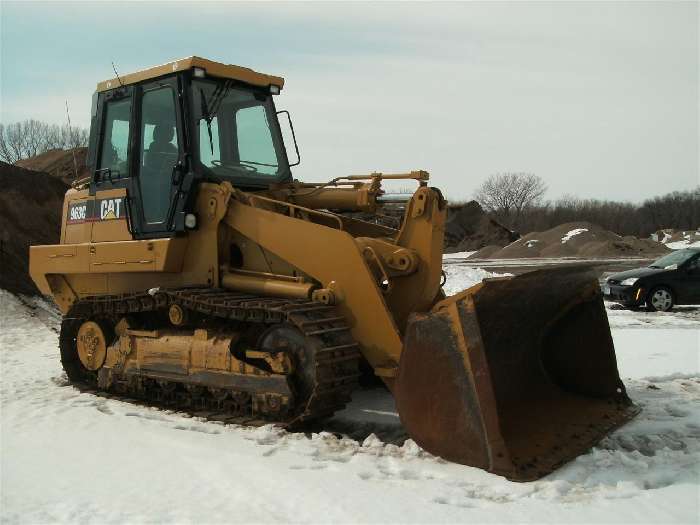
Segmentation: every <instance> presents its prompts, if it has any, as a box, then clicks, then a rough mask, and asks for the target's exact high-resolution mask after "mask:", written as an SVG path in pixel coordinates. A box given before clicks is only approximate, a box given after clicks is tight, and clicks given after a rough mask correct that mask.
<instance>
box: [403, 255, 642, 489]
mask: <svg viewBox="0 0 700 525" xmlns="http://www.w3.org/2000/svg"><path fill="white" fill-rule="evenodd" d="M394 395H395V397H396V403H397V407H398V411H399V415H400V417H401V421H402V422H403V424H404V426H405V428H406V430H407V431H408V433H409V435H410V436H411V437H412V438H413V439H414V440H415V441H416V442H417V443H418V444H419V445H420V446H421V447H423V448H424V449H426V450H427V451H428V452H431V453H432V454H435V455H438V456H441V457H443V458H445V459H447V460H450V461H454V462H457V463H462V464H464V465H471V466H475V467H479V468H482V469H485V470H488V471H491V472H494V473H496V474H500V475H503V476H506V477H507V478H509V479H512V480H516V481H528V480H533V479H537V478H539V477H541V476H544V475H546V474H548V473H550V472H552V471H553V470H554V469H556V468H557V467H559V466H560V465H561V464H563V463H564V462H566V461H569V460H571V459H573V458H574V457H576V456H578V455H579V454H582V453H584V452H585V451H586V450H587V449H589V448H590V447H591V446H592V445H594V444H595V443H596V442H598V441H599V440H600V439H601V438H602V437H603V436H605V435H606V434H607V433H608V432H610V431H611V430H612V429H614V428H615V427H617V426H619V425H621V424H623V423H625V422H626V421H628V420H629V419H631V418H632V417H634V415H635V414H636V413H637V412H638V411H639V409H638V408H637V407H636V406H635V405H634V404H633V403H632V402H631V401H630V399H629V398H628V397H627V394H626V392H625V387H624V385H623V384H622V381H621V380H620V376H619V374H618V371H617V362H616V360H615V350H614V347H613V341H612V337H611V335H610V327H609V325H608V320H607V315H606V313H605V309H604V307H603V301H602V297H601V292H600V288H599V286H598V282H597V279H596V276H595V274H594V273H593V272H592V271H591V270H590V269H586V268H577V269H573V270H572V269H570V268H561V269H554V270H539V271H534V272H531V273H527V274H524V275H521V276H518V277H513V278H499V279H491V280H486V281H484V282H483V283H481V284H479V285H476V286H473V287H472V288H469V289H467V290H465V291H463V292H461V293H459V294H457V295H454V296H452V297H448V298H447V299H445V300H443V301H440V302H439V303H437V304H436V305H435V306H434V307H433V309H432V310H431V312H430V313H428V314H415V315H413V316H412V318H411V319H410V320H409V323H408V326H407V330H406V334H405V337H404V349H403V353H402V355H401V360H400V363H399V372H398V375H397V378H396V382H395V384H394Z"/></svg>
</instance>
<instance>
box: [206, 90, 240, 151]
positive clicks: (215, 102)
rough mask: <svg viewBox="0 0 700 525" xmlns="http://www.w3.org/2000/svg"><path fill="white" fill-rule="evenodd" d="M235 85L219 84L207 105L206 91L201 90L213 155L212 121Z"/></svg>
mask: <svg viewBox="0 0 700 525" xmlns="http://www.w3.org/2000/svg"><path fill="white" fill-rule="evenodd" d="M232 85H233V81H232V80H227V81H226V82H224V83H223V84H217V86H216V89H214V92H213V93H212V94H211V100H210V101H209V103H207V96H206V95H205V94H204V89H203V88H199V94H200V98H201V99H202V116H203V117H204V120H206V121H207V132H208V133H209V146H210V148H211V154H212V155H214V139H213V138H212V134H211V121H212V120H214V117H215V116H216V114H217V113H218V112H219V106H221V103H222V102H223V100H224V99H225V98H226V95H228V92H229V91H230V90H231V86H232Z"/></svg>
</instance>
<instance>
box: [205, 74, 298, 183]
mask: <svg viewBox="0 0 700 525" xmlns="http://www.w3.org/2000/svg"><path fill="white" fill-rule="evenodd" d="M192 89H193V100H194V106H195V107H194V110H195V111H194V113H195V123H196V125H197V129H196V133H197V136H198V139H199V160H200V162H201V164H202V165H203V166H205V167H206V168H208V170H210V172H211V173H212V174H214V175H215V176H216V178H220V179H232V182H235V183H238V184H243V185H245V184H251V185H256V184H269V183H270V182H274V181H276V180H280V179H284V178H287V177H289V175H290V172H289V165H288V162H287V157H286V153H285V151H284V144H283V142H282V138H281V135H280V131H279V127H278V125H277V115H276V113H275V111H274V106H273V105H272V100H271V96H270V95H269V94H267V93H263V92H261V91H255V90H253V89H251V88H246V87H243V86H241V85H240V84H238V83H236V82H235V81H233V80H217V81H215V80H194V81H193V83H192Z"/></svg>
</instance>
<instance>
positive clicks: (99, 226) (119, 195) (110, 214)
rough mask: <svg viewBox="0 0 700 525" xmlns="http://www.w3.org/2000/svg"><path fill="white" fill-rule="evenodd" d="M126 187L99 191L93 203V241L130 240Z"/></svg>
mask: <svg viewBox="0 0 700 525" xmlns="http://www.w3.org/2000/svg"><path fill="white" fill-rule="evenodd" d="M126 198H127V195H126V189H125V188H118V189H110V190H105V191H98V192H96V194H95V199H94V204H93V218H92V220H93V224H92V235H91V240H92V242H108V241H130V240H131V239H133V237H132V235H131V233H130V232H129V227H128V217H127V213H128V211H129V210H128V209H127V202H126Z"/></svg>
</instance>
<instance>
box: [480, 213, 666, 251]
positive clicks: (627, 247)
mask: <svg viewBox="0 0 700 525" xmlns="http://www.w3.org/2000/svg"><path fill="white" fill-rule="evenodd" d="M667 252H668V248H666V247H665V246H664V245H663V244H660V243H658V242H655V241H652V240H650V239H637V238H636V237H621V236H619V235H617V234H616V233H613V232H610V231H607V230H604V229H603V228H601V227H600V226H597V225H595V224H592V223H590V222H583V221H581V222H569V223H566V224H561V225H559V226H556V227H555V228H552V229H551V230H547V231H544V232H532V233H528V234H527V235H525V236H524V237H522V238H520V239H518V240H517V241H515V242H513V243H511V244H509V245H508V246H506V247H505V248H503V249H501V250H497V251H490V252H488V253H487V254H485V255H481V254H480V253H476V254H474V255H473V256H472V257H473V258H476V257H477V256H479V257H482V258H489V259H521V258H531V257H650V258H653V257H656V256H658V255H663V254H664V253H667Z"/></svg>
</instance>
